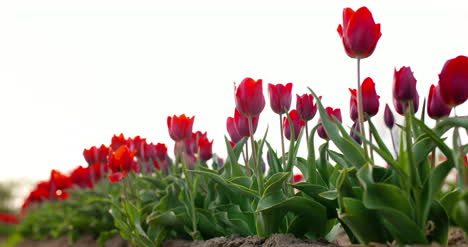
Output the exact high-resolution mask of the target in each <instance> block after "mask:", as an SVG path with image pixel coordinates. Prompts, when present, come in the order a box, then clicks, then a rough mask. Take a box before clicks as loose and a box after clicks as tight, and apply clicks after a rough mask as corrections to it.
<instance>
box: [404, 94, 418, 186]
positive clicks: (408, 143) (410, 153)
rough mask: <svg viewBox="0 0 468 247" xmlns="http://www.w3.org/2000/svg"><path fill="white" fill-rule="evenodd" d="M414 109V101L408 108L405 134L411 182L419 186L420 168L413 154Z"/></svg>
mask: <svg viewBox="0 0 468 247" xmlns="http://www.w3.org/2000/svg"><path fill="white" fill-rule="evenodd" d="M412 109H413V104H412V102H409V107H408V109H407V110H406V117H405V121H406V128H405V134H406V138H405V139H406V150H407V152H406V153H407V155H408V161H409V162H408V163H409V166H410V169H409V171H410V177H411V182H412V185H413V186H415V187H419V186H420V185H421V184H420V183H421V182H420V179H419V173H418V170H417V169H416V163H415V161H414V156H413V148H412V147H413V143H412V142H413V139H412V138H413V137H412V136H411V122H412V119H411V118H412V114H411V113H412Z"/></svg>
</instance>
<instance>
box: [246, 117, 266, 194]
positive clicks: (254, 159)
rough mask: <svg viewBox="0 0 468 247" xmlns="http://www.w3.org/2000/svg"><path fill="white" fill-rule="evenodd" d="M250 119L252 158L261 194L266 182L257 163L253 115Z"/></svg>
mask: <svg viewBox="0 0 468 247" xmlns="http://www.w3.org/2000/svg"><path fill="white" fill-rule="evenodd" d="M248 120H249V133H250V144H251V146H252V156H251V159H253V164H254V172H255V177H257V186H258V191H259V192H260V195H263V191H264V190H265V189H264V184H263V181H262V180H263V174H262V172H261V168H260V169H259V167H258V163H257V161H258V160H257V149H256V147H255V140H254V135H253V124H252V117H249V118H248Z"/></svg>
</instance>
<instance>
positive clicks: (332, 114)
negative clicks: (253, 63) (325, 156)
mask: <svg viewBox="0 0 468 247" xmlns="http://www.w3.org/2000/svg"><path fill="white" fill-rule="evenodd" d="M325 110H326V111H327V115H328V117H329V118H330V119H331V120H332V121H334V118H336V119H338V121H340V122H341V121H343V120H342V119H341V110H340V109H339V108H336V109H333V108H331V107H327V108H326V109H325ZM319 123H320V125H319V127H318V128H317V134H318V135H319V136H320V137H321V138H322V139H324V140H328V135H327V132H326V130H325V128H324V127H323V124H321V119H320V120H319Z"/></svg>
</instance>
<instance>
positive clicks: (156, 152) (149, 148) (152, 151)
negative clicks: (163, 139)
mask: <svg viewBox="0 0 468 247" xmlns="http://www.w3.org/2000/svg"><path fill="white" fill-rule="evenodd" d="M166 156H167V147H166V145H164V144H163V143H158V144H156V145H154V144H153V143H149V144H146V145H145V146H144V157H143V159H144V160H145V161H149V160H150V159H151V160H165V159H166Z"/></svg>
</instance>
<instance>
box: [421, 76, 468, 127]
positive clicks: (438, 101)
mask: <svg viewBox="0 0 468 247" xmlns="http://www.w3.org/2000/svg"><path fill="white" fill-rule="evenodd" d="M467 82H468V81H467ZM427 101H428V102H427V115H429V117H431V118H432V119H439V118H443V117H448V116H449V115H450V112H451V111H452V108H451V107H450V106H449V105H447V104H446V103H445V101H444V100H443V99H442V96H441V95H440V84H439V86H437V87H436V86H434V85H431V88H430V90H429V97H428V98H427Z"/></svg>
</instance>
